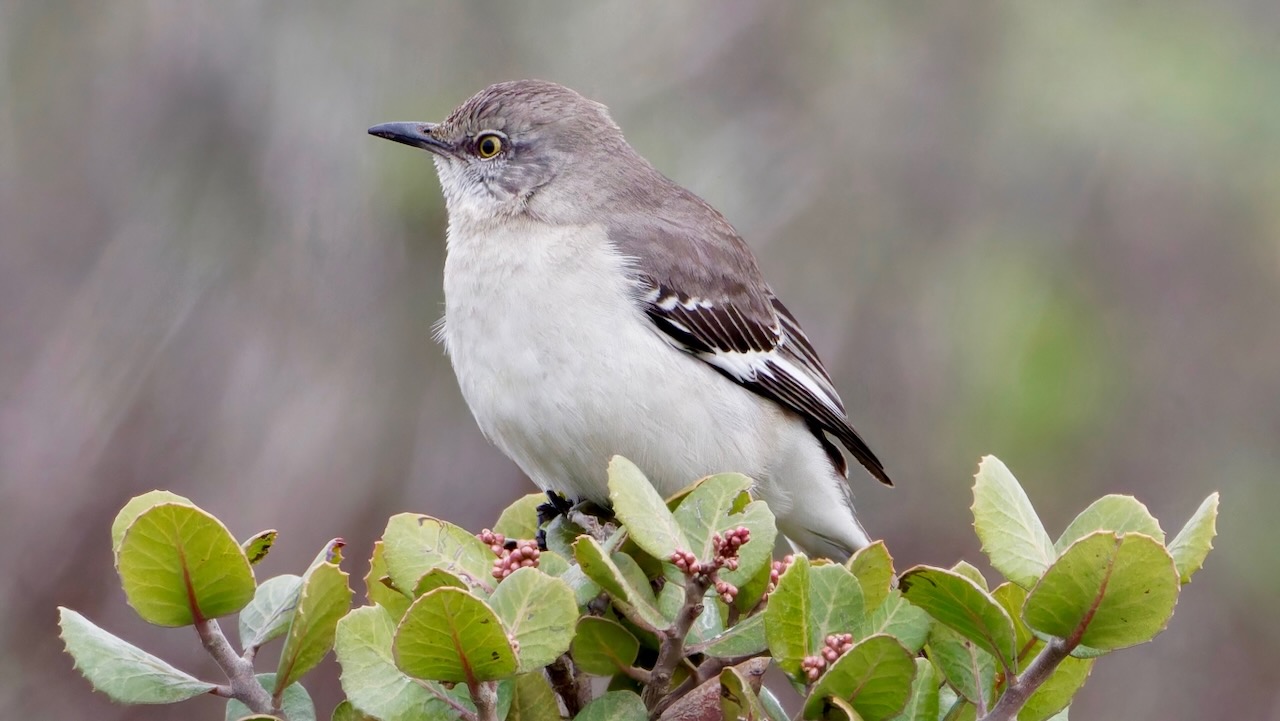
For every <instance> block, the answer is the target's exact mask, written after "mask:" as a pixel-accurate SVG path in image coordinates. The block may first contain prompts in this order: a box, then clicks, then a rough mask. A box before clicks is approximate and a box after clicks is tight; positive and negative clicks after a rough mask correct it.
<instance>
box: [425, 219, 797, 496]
mask: <svg viewBox="0 0 1280 721" xmlns="http://www.w3.org/2000/svg"><path fill="white" fill-rule="evenodd" d="M626 265H627V259H626V258H624V257H623V256H621V255H620V254H619V253H618V252H617V251H616V250H615V249H614V248H613V247H612V246H611V245H610V244H609V242H608V241H607V239H606V237H605V234H604V231H603V229H601V228H599V227H595V226H585V227H584V226H570V227H565V226H550V225H546V224H542V223H538V222H536V221H531V220H527V219H524V218H518V219H512V218H510V217H508V218H506V219H504V220H503V222H502V223H501V224H494V225H489V224H483V225H481V224H469V223H466V222H458V219H457V217H456V215H455V218H454V219H453V220H452V221H451V224H450V237H449V250H448V258H447V260H446V262H445V271H444V289H445V324H444V327H443V330H442V332H441V337H442V338H443V339H444V342H445V345H446V347H447V349H448V352H449V356H450V359H451V360H452V362H453V367H454V370H455V372H456V373H457V376H458V382H459V384H460V386H461V389H462V393H463V396H464V397H465V398H466V400H467V403H468V405H469V406H470V407H471V411H472V413H473V414H474V415H475V418H476V421H477V422H478V423H479V425H480V428H481V429H482V430H483V431H484V433H485V435H486V436H488V437H489V438H490V439H491V440H492V441H494V442H495V443H496V444H497V445H498V446H499V447H500V448H501V449H502V450H503V451H505V452H506V453H507V454H508V455H509V456H511V457H512V458H513V459H514V460H515V461H516V463H517V464H519V465H520V466H521V468H522V469H523V470H524V471H525V472H526V473H528V474H529V476H530V477H531V478H532V479H533V480H534V482H535V483H537V484H538V485H539V486H541V487H543V488H551V489H556V490H560V491H563V492H566V493H567V494H569V495H570V496H571V497H575V498H593V499H597V500H603V499H605V498H606V497H607V488H606V485H605V469H606V466H607V464H608V461H609V458H610V457H611V456H613V455H615V454H620V455H623V456H626V457H628V458H630V459H631V460H633V461H635V462H636V463H637V464H638V465H639V466H640V467H641V468H642V469H644V470H645V472H646V473H648V474H649V476H650V478H651V480H652V481H653V482H654V484H655V485H656V486H658V489H659V491H660V492H663V493H670V492H674V491H675V490H677V489H679V488H681V487H683V486H685V485H687V484H688V483H690V482H692V481H693V480H695V479H696V478H699V477H701V476H703V475H706V474H709V473H715V472H721V471H728V470H735V471H742V472H745V473H748V474H752V475H755V476H756V477H757V478H760V477H762V476H764V475H767V474H768V463H767V459H768V456H769V452H770V450H771V449H776V447H777V445H778V442H779V439H778V438H776V437H774V435H776V434H777V433H778V432H779V431H778V427H779V426H778V423H777V422H776V421H777V415H778V414H779V411H778V409H776V408H774V407H773V406H772V405H771V404H769V403H767V402H766V401H764V400H763V399H760V398H758V397H757V396H755V395H754V394H752V393H750V392H747V391H745V390H744V389H741V388H739V387H737V386H735V385H734V384H732V382H731V381H729V380H727V379H725V378H724V377H722V376H721V375H720V374H719V373H717V372H716V371H715V370H713V369H712V368H711V367H710V366H707V365H706V364H704V363H702V362H701V361H698V360H697V359H695V358H693V357H691V356H689V355H687V354H685V353H683V352H681V351H679V350H677V349H675V348H673V347H672V346H671V345H669V344H668V343H667V342H666V341H664V340H663V339H662V338H661V337H660V336H659V335H658V333H657V332H656V331H655V330H654V329H653V328H652V326H651V324H650V322H649V321H648V319H646V318H645V317H644V316H643V314H642V312H641V310H640V309H639V306H638V304H637V303H636V301H635V299H634V294H635V288H634V286H633V284H632V282H631V281H630V280H629V279H628V274H627V272H626ZM721 384H727V386H726V385H721ZM726 391H727V392H726ZM771 419H772V420H773V421H774V422H772V423H771V422H770V420H771ZM783 425H784V426H789V425H792V424H783Z"/></svg>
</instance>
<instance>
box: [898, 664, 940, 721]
mask: <svg viewBox="0 0 1280 721" xmlns="http://www.w3.org/2000/svg"><path fill="white" fill-rule="evenodd" d="M915 662H916V677H915V679H914V680H912V682H911V696H910V697H908V698H907V705H906V706H904V707H903V708H902V713H900V714H898V715H897V716H894V717H893V720H894V721H938V673H937V672H936V671H934V670H933V664H932V663H929V659H927V658H917V659H916V660H915Z"/></svg>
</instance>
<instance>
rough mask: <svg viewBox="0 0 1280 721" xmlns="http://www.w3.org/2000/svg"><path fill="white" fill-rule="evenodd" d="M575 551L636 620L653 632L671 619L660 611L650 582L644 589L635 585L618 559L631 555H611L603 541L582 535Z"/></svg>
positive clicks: (580, 563) (588, 571)
mask: <svg viewBox="0 0 1280 721" xmlns="http://www.w3.org/2000/svg"><path fill="white" fill-rule="evenodd" d="M573 553H574V557H575V558H577V560H578V566H579V567H580V568H581V569H582V572H583V573H585V574H586V575H587V578H589V579H591V580H592V581H594V582H595V583H597V584H599V585H600V588H601V589H603V590H604V592H605V593H607V594H609V598H610V599H612V601H613V602H614V603H615V604H617V605H618V607H619V609H621V610H623V612H624V613H627V614H628V617H630V618H631V620H632V621H633V622H635V623H637V624H641V625H643V626H645V627H646V630H649V631H656V630H657V629H660V628H664V627H666V625H667V619H665V618H663V616H662V614H661V613H659V612H658V608H657V602H656V600H655V599H654V597H653V591H652V590H651V589H650V588H649V585H648V583H646V584H645V585H644V586H643V587H641V588H637V587H635V586H633V585H632V584H631V583H630V582H629V581H628V580H627V578H626V577H625V576H624V575H623V571H622V569H620V568H619V567H618V565H617V564H616V563H615V562H614V559H615V558H627V556H626V554H622V553H617V554H614V556H613V557H610V556H608V555H606V554H605V551H604V548H603V547H601V546H600V543H599V542H598V541H596V540H595V539H594V538H592V537H590V536H582V537H581V538H579V539H578V540H577V541H575V542H574V544H573Z"/></svg>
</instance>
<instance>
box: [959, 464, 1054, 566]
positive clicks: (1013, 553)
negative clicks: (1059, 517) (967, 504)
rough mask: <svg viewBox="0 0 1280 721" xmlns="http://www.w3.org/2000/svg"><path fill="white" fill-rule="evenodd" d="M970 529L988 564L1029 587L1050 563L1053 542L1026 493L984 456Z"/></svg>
mask: <svg viewBox="0 0 1280 721" xmlns="http://www.w3.org/2000/svg"><path fill="white" fill-rule="evenodd" d="M973 527H974V530H976V531H977V532H978V538H979V539H980V540H981V541H982V550H983V552H985V553H986V554H987V557H988V558H990V559H991V565H992V566H995V568H996V570H997V571H999V572H1000V573H1003V574H1004V576H1005V578H1007V579H1009V580H1010V581H1013V582H1014V583H1016V584H1018V585H1019V586H1022V587H1023V588H1031V587H1032V586H1033V585H1035V582H1036V581H1037V580H1039V579H1040V576H1041V575H1042V574H1043V573H1044V571H1045V569H1047V568H1048V567H1049V564H1050V563H1053V559H1054V557H1055V553H1054V550H1053V541H1052V540H1050V538H1049V534H1048V533H1046V532H1045V530H1044V525H1043V524H1042V523H1041V522H1040V517H1039V516H1037V515H1036V511H1035V509H1034V508H1032V507H1031V501H1030V500H1028V499H1027V494H1026V493H1025V492H1024V491H1023V490H1022V486H1020V485H1018V481H1017V479H1015V478H1014V477H1013V474H1012V473H1010V472H1009V469H1008V468H1006V467H1005V465H1004V464H1003V463H1001V462H1000V459H998V458H996V457H995V456H985V457H984V458H983V459H982V463H981V465H979V466H978V473H977V475H976V476H974V484H973Z"/></svg>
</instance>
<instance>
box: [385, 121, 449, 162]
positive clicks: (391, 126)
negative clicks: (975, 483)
mask: <svg viewBox="0 0 1280 721" xmlns="http://www.w3.org/2000/svg"><path fill="white" fill-rule="evenodd" d="M434 127H435V125H434V124H432V123H383V124H381V125H375V126H373V127H372V128H369V134H370V135H376V136H378V137H379V138H386V139H387V140H394V141H396V142H397V143H404V144H405V145H412V146H413V147H415V148H422V149H423V150H429V151H431V152H433V153H435V154H436V155H449V154H450V152H451V148H450V147H449V146H448V145H446V144H445V143H443V142H441V141H439V140H437V139H436V138H435V137H434V136H432V135H431V129H432V128H434Z"/></svg>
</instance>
